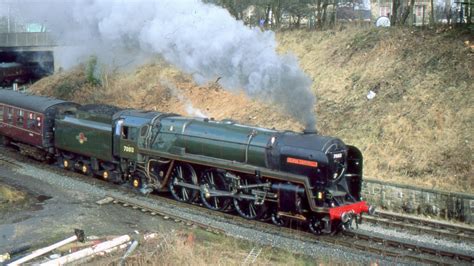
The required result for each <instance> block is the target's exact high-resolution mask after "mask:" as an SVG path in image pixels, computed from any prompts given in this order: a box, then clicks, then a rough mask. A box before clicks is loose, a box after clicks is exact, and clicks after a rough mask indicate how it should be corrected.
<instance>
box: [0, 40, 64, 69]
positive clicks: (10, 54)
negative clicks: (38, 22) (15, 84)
mask: <svg viewBox="0 0 474 266" xmlns="http://www.w3.org/2000/svg"><path fill="white" fill-rule="evenodd" d="M57 49H58V45H57V44H56V42H55V40H54V39H53V38H52V36H51V34H49V33H47V32H9V33H0V63H1V62H18V63H21V64H24V65H28V66H30V67H33V68H36V70H37V71H38V73H40V74H39V75H40V76H43V75H49V74H52V73H53V72H55V71H57V70H58V69H59V68H60V66H59V65H58V64H57V63H56V60H55V53H56V51H57ZM41 73H42V74H41Z"/></svg>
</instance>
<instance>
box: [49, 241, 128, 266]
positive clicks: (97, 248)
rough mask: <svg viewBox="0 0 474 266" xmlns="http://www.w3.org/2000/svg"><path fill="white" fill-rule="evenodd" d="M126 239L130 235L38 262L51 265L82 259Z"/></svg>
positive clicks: (119, 243)
mask: <svg viewBox="0 0 474 266" xmlns="http://www.w3.org/2000/svg"><path fill="white" fill-rule="evenodd" d="M128 241H130V236H128V235H123V236H119V237H117V238H114V239H112V240H110V241H107V242H102V243H100V244H97V245H96V246H93V247H89V248H85V249H81V250H79V251H77V252H74V253H71V254H68V255H66V256H62V257H60V258H57V259H54V260H50V261H47V262H45V263H42V264H40V266H45V265H49V266H53V265H63V264H66V263H71V262H73V261H76V260H78V259H82V258H85V257H88V256H91V255H94V254H96V253H99V252H102V251H106V250H108V249H110V248H113V247H116V246H118V245H121V244H123V243H125V242H128Z"/></svg>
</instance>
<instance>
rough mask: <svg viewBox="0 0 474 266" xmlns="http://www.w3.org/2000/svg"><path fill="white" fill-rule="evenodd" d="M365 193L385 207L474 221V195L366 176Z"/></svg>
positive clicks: (371, 201) (467, 221)
mask: <svg viewBox="0 0 474 266" xmlns="http://www.w3.org/2000/svg"><path fill="white" fill-rule="evenodd" d="M362 196H363V197H364V199H365V200H367V201H368V202H370V203H371V204H374V205H376V206H377V207H379V208H383V209H386V210H390V211H396V212H402V213H408V214H421V215H425V216H430V217H438V218H442V219H447V220H449V219H452V220H457V221H461V222H465V223H469V224H474V194H467V193H456V192H446V191H440V190H433V189H425V188H420V187H415V186H409V185H400V184H395V183H390V182H383V181H378V180H375V179H365V180H364V182H363V185H362Z"/></svg>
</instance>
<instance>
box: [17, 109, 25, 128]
mask: <svg viewBox="0 0 474 266" xmlns="http://www.w3.org/2000/svg"><path fill="white" fill-rule="evenodd" d="M24 115H25V112H23V110H16V125H17V126H19V127H23V121H24V117H23V116H24Z"/></svg>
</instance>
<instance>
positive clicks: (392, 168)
mask: <svg viewBox="0 0 474 266" xmlns="http://www.w3.org/2000/svg"><path fill="white" fill-rule="evenodd" d="M277 38H278V41H279V51H280V52H287V51H289V52H292V53H294V54H296V55H297V56H298V57H299V59H300V64H301V66H302V68H303V69H304V71H305V72H306V73H307V74H308V75H309V76H310V77H311V78H312V79H313V81H314V82H313V91H314V92H315V94H316V96H317V99H318V100H317V104H316V106H315V109H316V112H317V121H318V125H317V127H318V130H319V132H320V133H322V134H324V135H333V136H338V137H340V138H341V139H343V140H344V141H345V142H346V143H350V144H353V145H356V146H358V147H359V148H360V149H361V150H362V152H363V154H364V156H365V175H366V176H368V177H371V178H378V179H382V180H388V181H395V182H400V183H405V184H412V185H419V186H423V187H427V188H435V189H445V190H451V191H469V192H470V191H472V189H473V187H474V175H473V170H472V163H473V141H474V140H473V136H472V129H473V128H474V127H473V123H474V121H473V118H474V113H473V106H472V103H473V102H474V101H473V100H474V97H473V96H474V95H473V94H474V87H473V83H474V82H473V80H474V79H473V76H474V60H473V58H474V51H473V49H472V47H470V45H472V43H473V41H474V40H473V38H472V36H470V35H469V33H468V32H462V31H459V30H440V31H438V32H437V31H434V30H433V31H431V30H426V31H418V30H415V29H397V28H394V29H350V30H349V29H346V30H341V31H324V32H308V31H303V30H302V31H287V32H281V33H278V34H277ZM89 67H90V66H81V67H78V68H77V69H75V70H74V71H71V72H67V73H60V74H56V75H54V76H51V77H48V78H45V79H43V80H40V81H39V82H37V83H36V84H34V85H33V86H32V87H31V90H32V91H34V92H36V93H39V94H43V95H54V96H56V97H60V98H63V99H70V100H76V101H78V102H81V103H91V102H99V103H108V104H115V105H119V106H124V107H134V108H142V109H151V110H153V109H156V110H160V111H164V112H175V113H179V114H183V115H199V113H200V112H202V113H203V114H205V115H207V116H210V117H214V118H216V119H223V118H232V119H234V120H237V121H239V122H241V123H247V124H253V125H259V126H264V127H275V128H277V129H290V130H297V131H299V130H301V129H302V127H301V125H299V124H297V123H296V122H295V121H294V120H292V119H291V118H290V117H288V116H286V115H285V114H282V113H281V112H280V111H279V110H278V108H277V107H273V106H268V105H266V104H262V103H260V102H257V101H254V100H251V99H248V98H247V97H246V96H245V95H242V94H234V93H231V92H228V91H225V90H224V89H223V88H221V87H220V86H219V85H218V84H217V83H214V82H211V83H209V84H206V85H204V86H198V85H196V84H195V83H194V82H193V81H192V79H191V78H190V76H188V75H186V74H183V73H181V72H179V71H178V70H176V69H174V68H173V67H171V66H169V65H167V64H166V63H164V62H162V61H160V60H159V59H156V62H154V63H150V64H148V65H145V66H142V67H140V68H138V69H136V70H133V71H132V72H129V73H117V72H114V73H108V74H103V75H102V76H100V77H97V78H98V79H99V80H100V83H101V85H94V80H91V77H90V75H88V74H87V73H88V70H87V69H88V68H89ZM105 72H106V71H104V72H103V73H105ZM289 89H291V88H289ZM370 90H372V91H373V92H375V93H376V95H375V97H374V98H373V99H372V100H368V99H367V97H366V96H367V94H368V92H369V91H370Z"/></svg>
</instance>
